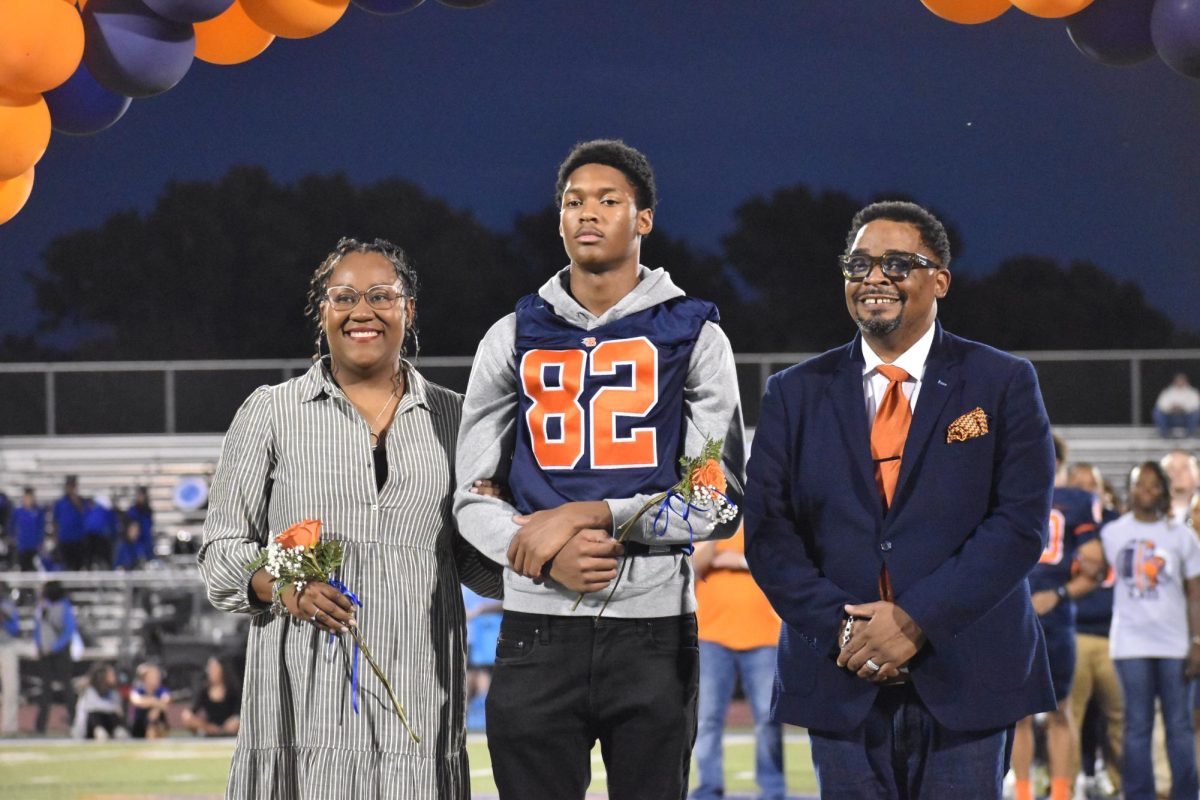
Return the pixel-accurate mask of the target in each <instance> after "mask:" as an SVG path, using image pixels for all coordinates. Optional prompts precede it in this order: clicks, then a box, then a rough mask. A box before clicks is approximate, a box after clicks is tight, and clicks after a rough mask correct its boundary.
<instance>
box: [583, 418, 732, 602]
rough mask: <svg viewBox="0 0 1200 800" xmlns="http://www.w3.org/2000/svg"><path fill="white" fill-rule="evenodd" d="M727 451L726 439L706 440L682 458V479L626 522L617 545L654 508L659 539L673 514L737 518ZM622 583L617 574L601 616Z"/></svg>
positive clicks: (620, 528) (684, 518) (719, 518)
mask: <svg viewBox="0 0 1200 800" xmlns="http://www.w3.org/2000/svg"><path fill="white" fill-rule="evenodd" d="M724 447H725V440H724V439H711V438H710V439H705V441H704V446H703V447H702V448H700V455H698V456H692V457H688V456H683V457H682V458H680V459H679V466H681V467H682V468H683V477H681V478H680V479H679V482H678V483H676V484H675V485H674V486H672V487H671V488H670V489H668V490H667V491H665V492H660V493H659V494H656V495H654V496H653V497H651V498H650V499H649V500H647V501H646V504H645V505H643V506H642V507H641V508H640V509H638V511H637V513H636V514H634V515H633V516H632V517H630V518H629V519H627V520H625V522H624V523H622V524H621V526H620V527H618V528H617V541H618V542H621V543H624V541H625V538H626V537H627V536H629V532H630V531H631V530H633V526H634V525H635V524H636V523H637V521H638V520H639V519H641V518H642V516H643V515H644V514H645V513H646V512H648V511H650V510H651V509H652V508H654V507H655V506H657V507H658V511H657V512H656V513H655V515H654V530H655V532H656V533H657V534H658V535H659V536H662V535H663V534H665V533H666V532H667V523H668V521H669V519H670V515H671V514H672V513H675V514H679V516H680V517H681V518H682V519H683V520H684V521H686V520H687V518H688V515H689V514H690V513H691V511H692V510H693V509H695V510H697V511H703V512H704V513H705V514H706V515H707V516H708V517H709V519H715V520H716V521H717V522H719V523H720V522H728V521H729V520H731V519H733V518H734V517H736V516H737V513H738V508H737V506H736V505H735V504H733V503H731V502H730V501H729V498H728V497H726V496H725V489H726V487H727V483H726V480H725V470H724V469H722V467H721V452H722V450H724ZM673 504H675V505H678V506H679V507H680V508H681V509H682V511H680V510H678V509H676V508H675V505H673ZM689 528H690V525H689ZM625 563H627V562H625ZM625 563H622V565H621V571H622V572H624V569H625ZM620 582H621V575H620V574H618V575H617V579H616V580H615V581H614V582H613V587H612V589H610V590H609V592H608V597H607V598H605V600H604V605H603V606H601V607H600V612H599V613H600V614H603V613H604V609H605V608H607V607H608V601H609V600H611V599H612V596H613V593H614V592H616V591H617V585H618V584H619V583H620ZM582 601H583V592H580V593H579V597H577V598H575V604H574V605H573V606H571V610H572V611H574V610H575V609H577V608H579V604H580V603H581V602H582Z"/></svg>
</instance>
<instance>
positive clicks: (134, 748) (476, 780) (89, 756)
mask: <svg viewBox="0 0 1200 800" xmlns="http://www.w3.org/2000/svg"><path fill="white" fill-rule="evenodd" d="M232 751H233V742H232V741H229V740H211V739H190V738H184V737H173V738H171V739H166V740H160V741H156V742H140V741H139V742H109V743H103V744H101V743H97V742H73V741H50V740H17V741H10V742H3V741H0V798H4V799H5V800H8V799H9V798H12V800H17V799H18V798H19V799H20V800H117V798H121V799H122V800H132V798H137V800H150V798H158V799H159V800H162V799H163V798H188V800H193V799H195V800H198V799H199V798H205V800H207V799H208V798H219V797H221V796H223V794H224V791H225V777H226V775H227V773H228V770H229V758H230V754H231V753H232ZM469 751H470V760H471V789H472V795H473V796H474V797H488V796H495V793H496V787H495V784H493V783H492V778H491V769H490V761H489V759H488V752H487V743H486V741H485V740H484V739H483V738H482V737H481V736H480V737H476V736H472V737H471V740H470V742H469ZM784 759H785V764H786V766H787V773H788V789H789V791H790V792H792V793H793V794H799V793H804V794H815V792H816V781H815V779H814V777H813V773H812V762H811V760H810V758H809V750H808V740H807V739H806V738H804V737H803V736H801V735H799V734H795V733H790V734H789V735H788V737H787V739H786V742H785V753H784ZM692 774H693V779H694V777H695V769H694V768H693V771H692ZM725 779H726V792H727V794H730V795H737V794H745V795H752V794H753V793H754V742H753V738H752V737H751V736H748V735H735V736H731V737H727V739H726V743H725ZM591 790H592V792H595V793H598V794H599V795H601V796H603V795H604V793H605V790H606V785H605V780H604V764H603V763H602V762H601V760H600V751H599V749H597V750H596V751H595V752H594V753H593V754H592V787H591Z"/></svg>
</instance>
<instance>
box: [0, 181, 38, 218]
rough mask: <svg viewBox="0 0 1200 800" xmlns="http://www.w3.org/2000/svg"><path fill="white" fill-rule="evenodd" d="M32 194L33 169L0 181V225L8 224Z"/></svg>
mask: <svg viewBox="0 0 1200 800" xmlns="http://www.w3.org/2000/svg"><path fill="white" fill-rule="evenodd" d="M31 192H33V167H30V168H29V169H27V170H26V171H25V172H22V173H21V174H20V175H18V176H17V177H15V178H10V179H8V180H6V181H0V225H3V224H4V223H6V222H8V221H9V220H10V219H12V218H13V217H15V216H16V215H17V212H18V211H20V210H21V209H22V208H24V207H25V202H26V201H27V200H29V195H30V193H31Z"/></svg>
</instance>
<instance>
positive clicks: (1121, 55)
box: [1067, 0, 1154, 67]
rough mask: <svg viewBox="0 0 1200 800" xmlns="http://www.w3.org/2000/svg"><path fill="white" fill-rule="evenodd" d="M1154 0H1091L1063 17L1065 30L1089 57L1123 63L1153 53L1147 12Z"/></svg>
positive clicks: (1152, 6) (1119, 64)
mask: <svg viewBox="0 0 1200 800" xmlns="http://www.w3.org/2000/svg"><path fill="white" fill-rule="evenodd" d="M1153 11H1154V0H1094V2H1092V4H1091V5H1089V6H1088V7H1087V8H1085V9H1084V10H1083V11H1080V12H1079V13H1078V14H1072V15H1071V16H1069V17H1067V34H1068V35H1069V36H1070V37H1071V41H1072V42H1073V43H1074V44H1075V46H1076V47H1077V48H1079V52H1081V53H1083V54H1084V55H1085V56H1088V57H1089V58H1093V59H1095V60H1096V61H1099V62H1100V63H1101V64H1108V65H1109V66H1112V67H1126V66H1129V65H1130V64H1137V63H1138V62H1140V61H1145V60H1146V59H1147V58H1149V57H1150V56H1152V55H1154V41H1153V40H1152V39H1151V38H1150V14H1151V12H1153Z"/></svg>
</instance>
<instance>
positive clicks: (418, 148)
mask: <svg viewBox="0 0 1200 800" xmlns="http://www.w3.org/2000/svg"><path fill="white" fill-rule="evenodd" d="M1198 121H1200V81H1190V80H1188V79H1186V78H1184V77H1182V76H1180V75H1177V74H1176V73H1174V72H1172V71H1171V70H1170V69H1168V68H1167V67H1166V66H1165V65H1164V64H1162V62H1160V61H1159V60H1158V59H1157V58H1154V59H1152V60H1150V61H1147V62H1144V63H1143V64H1141V65H1138V66H1136V67H1132V68H1125V69H1116V68H1112V67H1106V66H1103V65H1101V64H1098V63H1096V62H1093V61H1091V60H1090V59H1088V58H1086V57H1085V56H1083V55H1082V54H1081V53H1079V52H1078V51H1077V50H1076V49H1075V47H1074V46H1073V45H1072V44H1071V42H1070V40H1069V39H1068V37H1067V34H1066V31H1065V29H1064V25H1063V23H1062V22H1061V21H1054V20H1039V19H1036V18H1033V17H1030V16H1027V15H1025V14H1024V13H1022V12H1020V11H1018V10H1016V9H1013V10H1011V11H1009V12H1008V13H1007V14H1005V15H1004V16H1002V17H1001V18H1000V19H998V20H996V21H994V22H991V23H987V24H984V25H979V26H961V25H955V24H952V23H948V22H944V21H942V20H940V19H938V18H937V17H935V16H933V15H932V14H930V13H929V12H928V11H926V10H925V8H924V7H923V6H922V5H921V4H920V2H918V0H886V2H885V1H884V0H870V1H869V2H868V1H867V0H804V1H803V2H802V1H801V0H783V1H781V2H768V1H767V0H755V1H754V2H723V3H718V2H708V1H707V0H706V1H704V2H699V1H697V0H606V2H603V3H584V2H579V0H541V1H538V0H495V2H494V3H492V4H491V5H490V6H487V7H484V8H482V9H476V10H470V11H466V10H454V9H450V8H446V7H443V6H441V5H439V4H437V3H435V2H434V1H433V0H427V2H426V3H425V4H424V5H422V6H421V7H419V8H417V9H416V10H414V11H413V12H411V13H409V14H406V15H403V16H398V17H379V16H374V15H371V14H368V13H367V12H365V11H363V10H361V9H359V8H357V7H356V6H353V5H352V6H351V7H350V8H349V10H348V11H347V12H346V15H345V16H344V17H343V18H342V20H341V22H339V23H338V24H337V25H336V26H335V27H333V28H332V29H330V30H329V31H326V32H325V33H323V34H320V35H318V36H316V37H314V38H311V39H305V40H293V41H289V40H282V39H277V40H276V41H275V42H274V43H273V44H272V45H271V46H270V47H269V48H268V49H267V51H266V52H265V53H263V54H262V55H261V56H259V57H258V58H256V59H254V60H253V61H250V62H248V63H246V64H242V65H238V66H233V67H217V66H213V65H210V64H205V63H202V62H199V61H197V62H195V64H194V65H193V67H192V69H191V71H190V72H189V73H188V75H187V76H186V77H185V78H184V79H183V81H182V82H181V83H180V84H179V85H178V86H176V87H175V88H174V89H172V90H171V91H169V92H167V93H166V94H163V95H159V96H158V97H153V98H148V99H146V100H141V101H136V100H135V101H134V104H133V107H132V108H131V109H130V110H129V111H128V112H127V113H126V115H125V117H124V118H123V119H121V120H120V121H119V122H118V123H117V124H116V125H115V126H114V127H112V128H110V129H109V130H108V131H105V132H103V133H101V134H98V135H96V136H91V137H70V136H65V135H61V134H57V133H56V134H55V135H54V136H53V138H52V139H51V142H50V147H49V150H48V151H47V153H46V155H45V157H44V158H43V159H42V161H41V162H40V163H39V164H38V167H37V181H36V183H35V186H34V190H33V196H32V197H31V198H30V200H29V203H28V204H27V205H26V207H25V209H24V210H23V211H22V212H21V213H20V214H19V215H18V216H17V217H16V218H15V219H14V220H12V221H11V222H9V223H8V224H6V225H3V226H0V277H2V278H3V287H4V288H3V290H0V333H6V332H23V331H26V332H27V331H30V330H32V327H33V325H34V323H35V320H36V314H35V312H34V311H33V308H32V306H33V299H32V292H31V291H30V290H29V288H28V286H27V284H26V282H25V281H24V279H23V278H22V277H21V274H22V273H23V272H25V271H36V270H38V269H39V268H40V267H39V253H40V252H41V251H42V249H43V248H44V247H45V245H46V244H47V243H48V242H49V241H50V240H52V239H53V238H54V237H55V236H57V235H60V234H63V233H66V232H70V231H73V230H76V229H79V228H86V227H91V226H95V225H98V224H99V223H101V222H102V221H103V220H104V219H105V218H106V217H107V216H108V215H109V214H112V213H113V212H116V211H118V210H122V209H127V208H136V209H139V210H148V209H149V208H151V207H152V206H153V203H154V201H155V198H156V197H157V196H158V195H159V194H160V193H161V192H162V189H163V186H164V184H165V183H166V182H167V181H169V180H173V179H184V180H196V179H198V180H212V179H216V178H218V177H220V176H221V175H223V174H224V173H225V171H226V170H227V169H228V168H229V167H230V166H232V165H235V164H261V165H264V166H265V167H266V168H267V169H268V170H269V171H270V173H271V174H272V176H273V177H274V178H276V179H277V180H281V181H291V180H293V179H295V178H297V177H299V176H301V175H304V174H307V173H311V172H320V173H332V172H345V173H346V174H347V175H348V176H349V177H350V178H351V179H352V180H353V181H355V182H360V183H370V182H374V181H377V180H379V179H382V178H385V177H401V178H406V179H409V180H412V181H414V182H416V183H417V184H419V185H420V186H422V187H424V188H425V189H426V190H427V191H428V192H430V193H431V194H433V195H436V196H439V197H442V198H445V199H446V200H447V201H449V202H450V203H451V204H452V205H454V206H457V207H460V208H465V209H469V210H471V211H472V212H474V213H475V214H476V216H477V217H478V218H479V219H480V220H481V221H483V222H484V223H486V224H488V225H490V226H492V227H493V228H494V229H496V230H497V231H506V230H507V229H508V228H509V226H510V224H511V222H512V219H513V217H514V215H515V214H517V213H519V212H524V211H533V210H536V209H538V208H540V207H541V206H543V205H544V204H545V203H547V202H548V201H549V200H550V199H551V198H552V191H553V182H554V170H555V168H556V166H557V164H558V162H559V161H560V160H561V158H562V157H563V156H564V155H565V154H566V152H567V150H568V149H569V148H570V146H571V145H572V144H573V143H574V142H576V141H578V140H581V139H588V138H594V137H598V136H613V137H621V138H624V139H625V140H626V141H628V142H629V143H631V144H633V145H635V146H636V147H639V148H641V149H642V150H644V151H645V152H646V153H647V155H648V156H649V157H650V159H651V161H652V163H653V164H654V166H655V169H656V172H657V175H658V181H659V187H660V196H661V202H660V206H659V209H658V213H657V218H656V219H657V223H658V224H659V225H660V226H662V227H663V228H664V229H666V230H668V231H669V232H670V233H672V234H673V235H676V236H683V237H684V238H686V239H688V240H689V241H690V242H691V243H692V244H693V245H696V246H698V247H701V248H707V249H711V250H715V249H716V248H717V246H718V243H719V240H720V237H721V235H722V234H724V233H726V232H728V231H729V230H730V229H731V227H732V226H733V213H732V212H733V209H734V208H736V207H737V206H738V205H739V204H740V203H742V202H743V201H745V200H746V199H748V198H750V197H752V196H754V195H756V194H762V193H769V192H771V191H772V190H774V189H776V188H779V187H783V186H788V185H791V184H795V183H804V184H807V185H808V186H810V187H812V188H814V189H817V190H822V189H836V190H843V191H846V192H849V193H850V194H851V195H853V196H855V197H858V198H862V199H864V200H865V199H866V198H868V197H870V196H873V195H876V194H879V193H883V192H889V191H891V192H903V193H906V194H908V195H911V196H913V197H914V198H915V199H917V200H918V201H919V202H921V203H923V204H926V205H929V206H932V207H934V208H936V209H938V210H940V211H941V212H942V213H944V215H945V216H946V217H947V218H948V220H949V221H951V222H952V223H953V224H955V225H956V226H957V227H958V229H959V231H960V233H961V234H962V237H963V242H964V249H963V251H962V252H961V253H959V254H957V260H956V262H955V267H956V269H958V270H961V271H971V272H973V273H976V274H980V273H983V272H986V271H990V270H991V269H993V268H994V267H995V266H996V265H997V264H998V263H999V262H1000V261H1001V260H1003V259H1004V258H1006V257H1009V256H1014V255H1020V254H1038V255H1045V256H1050V257H1053V258H1056V259H1059V260H1061V261H1066V260H1070V259H1088V260H1092V261H1094V262H1095V263H1097V264H1098V265H1100V266H1101V267H1103V268H1104V269H1106V270H1108V271H1110V272H1112V273H1114V274H1116V275H1119V276H1121V277H1123V278H1132V279H1135V280H1137V281H1138V282H1139V283H1140V284H1141V285H1142V286H1143V288H1144V290H1145V292H1146V294H1147V296H1148V298H1149V300H1150V302H1151V303H1152V304H1154V305H1156V306H1157V307H1159V308H1161V309H1163V310H1164V311H1166V312H1167V313H1169V314H1170V315H1171V317H1172V318H1173V319H1174V320H1175V321H1176V322H1177V323H1181V324H1183V325H1184V326H1185V327H1188V328H1191V329H1193V330H1197V329H1200V318H1198V317H1200V315H1198V314H1197V312H1196V311H1195V307H1196V300H1197V299H1198V298H1200V181H1198V176H1200V147H1198V146H1197V144H1198V136H1197V122H1198ZM847 222H849V220H847ZM347 233H353V232H352V231H347ZM330 244H331V245H332V242H331V243H330ZM401 244H403V243H401ZM564 262H565V258H564ZM221 266H222V265H220V264H213V265H212V269H214V270H217V269H221ZM664 266H667V267H669V266H670V265H664ZM311 267H312V265H309V264H305V265H299V266H298V269H299V273H298V274H301V275H306V274H307V272H308V271H309V270H310V269H311ZM833 270H834V266H833V265H830V273H831V277H832V275H833ZM532 288H534V287H530V289H532ZM1029 289H1030V291H1036V290H1037V287H1029ZM716 299H719V298H716ZM952 299H953V298H952V297H951V301H952ZM1098 324H1103V321H1098ZM264 355H269V354H264Z"/></svg>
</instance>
